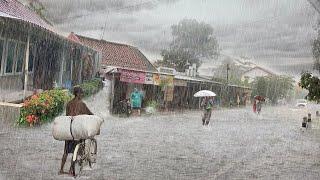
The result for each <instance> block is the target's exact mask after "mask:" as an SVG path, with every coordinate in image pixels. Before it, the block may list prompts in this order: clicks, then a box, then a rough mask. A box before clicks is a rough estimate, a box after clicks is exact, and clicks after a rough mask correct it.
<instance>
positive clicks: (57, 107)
mask: <svg viewBox="0 0 320 180" xmlns="http://www.w3.org/2000/svg"><path fill="white" fill-rule="evenodd" d="M70 98H71V96H70V95H69V93H68V92H67V91H64V90H61V89H54V90H48V91H44V92H42V93H40V94H36V95H33V96H31V98H29V99H27V100H25V101H24V103H23V107H22V109H21V112H20V118H19V120H18V124H19V125H23V124H25V125H27V124H29V125H30V126H32V125H34V124H40V123H42V122H47V121H50V120H52V119H53V118H54V117H55V116H57V115H59V114H60V113H61V112H62V111H63V109H64V105H65V103H66V102H68V101H69V100H70Z"/></svg>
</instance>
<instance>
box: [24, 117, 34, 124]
mask: <svg viewBox="0 0 320 180" xmlns="http://www.w3.org/2000/svg"><path fill="white" fill-rule="evenodd" d="M32 116H34V115H28V116H27V117H26V119H27V122H28V123H29V124H31V123H32V122H33V117H32Z"/></svg>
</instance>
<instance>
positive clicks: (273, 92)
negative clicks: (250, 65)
mask: <svg viewBox="0 0 320 180" xmlns="http://www.w3.org/2000/svg"><path fill="white" fill-rule="evenodd" d="M293 83H294V80H293V79H292V78H291V77H288V76H267V77H257V78H255V80H254V81H253V82H252V95H253V96H255V95H260V96H264V97H267V98H268V99H270V101H271V103H272V104H277V103H278V100H279V99H284V98H288V97H289V96H290V93H291V90H292V89H293Z"/></svg>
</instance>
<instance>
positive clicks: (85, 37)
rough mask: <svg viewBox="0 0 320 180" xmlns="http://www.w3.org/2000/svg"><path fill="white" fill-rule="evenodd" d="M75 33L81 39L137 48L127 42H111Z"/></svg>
mask: <svg viewBox="0 0 320 180" xmlns="http://www.w3.org/2000/svg"><path fill="white" fill-rule="evenodd" d="M75 35H76V36H78V37H80V38H83V39H89V40H93V41H97V42H104V43H109V44H115V45H121V46H127V47H131V48H137V47H135V46H132V45H129V44H124V43H119V42H112V41H107V40H104V39H100V40H99V39H95V38H92V37H87V36H82V35H79V34H75Z"/></svg>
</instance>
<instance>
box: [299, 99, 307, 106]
mask: <svg viewBox="0 0 320 180" xmlns="http://www.w3.org/2000/svg"><path fill="white" fill-rule="evenodd" d="M307 104H308V103H307V100H305V99H298V100H297V103H296V107H306V106H307Z"/></svg>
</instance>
